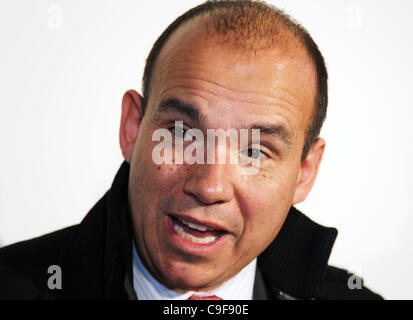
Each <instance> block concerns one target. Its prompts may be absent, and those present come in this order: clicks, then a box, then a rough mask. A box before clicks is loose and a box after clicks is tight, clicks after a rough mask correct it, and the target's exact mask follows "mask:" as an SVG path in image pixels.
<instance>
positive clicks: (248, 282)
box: [132, 241, 257, 300]
mask: <svg viewBox="0 0 413 320" xmlns="http://www.w3.org/2000/svg"><path fill="white" fill-rule="evenodd" d="M132 246H133V287H134V289H135V292H136V295H137V297H138V299H139V300H186V299H188V298H189V297H190V296H191V295H193V294H196V295H198V296H210V295H215V296H217V297H219V298H221V299H223V300H251V299H252V294H253V288H254V279H255V272H256V265H257V259H254V260H253V261H252V262H250V263H249V264H248V265H247V266H246V267H245V268H244V269H242V270H241V271H240V272H238V273H237V274H236V275H235V276H234V277H232V278H231V279H229V280H227V281H226V282H224V283H223V284H222V285H221V286H219V287H218V288H215V289H214V290H212V291H209V292H195V291H187V292H185V293H180V292H177V291H173V290H170V289H168V288H167V287H165V286H164V285H163V284H161V283H159V282H158V281H157V280H156V279H155V278H154V277H153V276H152V275H151V274H150V273H149V271H148V270H147V269H146V267H145V266H144V265H143V263H142V261H141V259H140V257H139V254H138V252H137V250H136V247H135V243H134V242H133V241H132Z"/></svg>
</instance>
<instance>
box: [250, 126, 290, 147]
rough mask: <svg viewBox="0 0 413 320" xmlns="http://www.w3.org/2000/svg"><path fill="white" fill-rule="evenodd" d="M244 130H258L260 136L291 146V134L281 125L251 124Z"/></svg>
mask: <svg viewBox="0 0 413 320" xmlns="http://www.w3.org/2000/svg"><path fill="white" fill-rule="evenodd" d="M244 128H245V129H248V130H252V129H258V130H260V135H265V136H269V137H274V138H278V139H280V140H281V141H282V142H284V143H285V144H287V145H291V134H290V131H289V130H288V129H287V128H286V127H285V126H284V125H282V124H276V125H272V124H269V125H267V124H259V123H257V124H251V125H246V126H244Z"/></svg>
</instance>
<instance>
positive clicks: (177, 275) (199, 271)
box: [162, 262, 217, 291]
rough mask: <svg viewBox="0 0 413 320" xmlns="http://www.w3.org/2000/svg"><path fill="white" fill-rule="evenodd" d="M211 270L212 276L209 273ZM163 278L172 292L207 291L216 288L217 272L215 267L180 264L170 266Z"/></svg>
mask: <svg viewBox="0 0 413 320" xmlns="http://www.w3.org/2000/svg"><path fill="white" fill-rule="evenodd" d="M211 270H212V271H213V272H212V274H210V272H208V271H211ZM163 278H164V279H163V281H162V282H163V283H164V285H165V286H166V287H168V288H169V289H172V290H183V291H188V290H194V291H206V290H210V289H212V288H213V287H214V283H213V282H214V280H216V278H217V270H214V269H213V267H212V268H211V267H208V268H206V267H200V266H196V265H193V264H192V265H188V263H182V262H180V263H178V264H176V265H169V266H168V267H167V268H166V272H165V273H164V276H163Z"/></svg>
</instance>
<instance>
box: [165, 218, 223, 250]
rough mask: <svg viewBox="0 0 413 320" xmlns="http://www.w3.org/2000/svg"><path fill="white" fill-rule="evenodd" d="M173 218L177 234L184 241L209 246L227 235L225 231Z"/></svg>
mask: <svg viewBox="0 0 413 320" xmlns="http://www.w3.org/2000/svg"><path fill="white" fill-rule="evenodd" d="M171 218H172V221H173V226H174V229H175V232H176V233H177V234H178V235H179V236H180V237H182V238H183V239H185V240H188V241H191V242H194V243H199V244H209V243H212V242H214V241H216V240H217V239H219V238H220V237H222V236H223V235H224V234H225V233H226V232H225V231H223V230H216V229H214V228H211V227H207V226H205V225H202V224H198V223H194V222H192V221H187V220H183V219H180V218H176V217H173V216H171Z"/></svg>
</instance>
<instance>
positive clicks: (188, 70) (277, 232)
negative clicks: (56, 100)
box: [0, 1, 380, 299]
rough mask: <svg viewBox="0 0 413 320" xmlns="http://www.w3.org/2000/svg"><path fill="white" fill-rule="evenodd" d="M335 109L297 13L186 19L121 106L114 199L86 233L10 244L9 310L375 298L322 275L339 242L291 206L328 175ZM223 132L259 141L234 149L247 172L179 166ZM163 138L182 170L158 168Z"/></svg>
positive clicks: (206, 11)
mask: <svg viewBox="0 0 413 320" xmlns="http://www.w3.org/2000/svg"><path fill="white" fill-rule="evenodd" d="M326 108H327V71H326V68H325V65H324V60H323V57H322V55H321V53H320V52H319V50H318V48H317V45H316V44H315V43H314V42H313V40H312V39H311V37H310V35H309V34H308V33H307V32H306V31H305V30H304V29H303V28H302V27H301V26H299V25H298V24H296V23H295V22H294V21H292V20H291V19H290V18H289V17H288V16H287V15H285V14H283V13H282V12H281V11H279V10H277V9H275V8H273V7H270V6H268V5H266V4H264V3H261V2H252V1H219V2H215V1H214V2H207V3H205V4H202V5H200V6H198V7H196V8H193V9H191V10H190V11H188V12H187V13H185V14H184V15H182V16H181V17H179V18H178V19H177V20H175V21H174V22H173V23H172V24H171V25H170V26H169V27H168V28H167V29H166V30H165V32H164V33H163V34H162V35H161V36H160V38H159V39H158V40H157V41H156V43H155V45H154V47H153V48H152V50H151V52H150V55H149V57H148V59H147V64H146V67H145V72H144V78H143V96H141V95H140V94H138V93H137V92H136V91H133V90H130V91H128V92H126V93H125V95H124V97H123V101H122V116H121V125H120V146H121V149H122V154H123V156H124V158H125V162H124V164H123V165H122V166H121V168H120V170H119V172H118V174H117V175H116V177H115V180H114V183H113V185H112V187H111V189H110V190H109V191H108V192H107V193H106V195H105V196H104V197H103V198H102V199H101V200H100V201H99V202H98V203H97V204H96V205H95V207H94V208H93V209H92V210H91V211H90V212H89V214H88V215H87V216H86V217H85V219H84V220H83V221H82V222H81V223H80V224H79V225H76V226H72V227H69V228H66V229H64V230H60V231H57V232H55V233H52V234H49V235H45V236H43V237H40V238H37V239H33V240H29V241H26V242H22V243H18V244H15V245H12V246H9V247H6V248H3V249H2V250H1V251H0V266H1V267H0V283H1V285H0V298H27V299H32V298H38V299H73V298H75V299H90V298H92V299H103V298H104V299H119V298H128V299H378V298H380V296H378V295H376V294H375V293H373V292H371V291H370V290H369V289H367V288H366V287H364V286H363V285H362V283H361V279H359V278H357V277H356V276H355V275H351V274H349V273H347V272H346V271H345V270H341V269H338V268H335V267H332V266H328V265H327V262H328V258H329V255H330V251H331V249H332V246H333V243H334V240H335V238H336V235H337V231H336V230H335V229H333V228H326V227H323V226H320V225H318V224H316V223H315V222H313V221H311V220H310V219H309V218H307V217H306V216H304V215H303V214H302V213H300V212H299V211H298V210H296V209H295V208H294V207H293V206H294V205H295V204H297V203H299V202H302V201H304V200H305V198H306V196H307V195H308V193H309V192H310V190H311V188H312V186H313V183H314V181H315V178H316V176H317V172H318V168H319V165H320V162H321V159H322V156H323V152H324V148H325V141H324V140H323V139H321V138H319V132H320V129H321V126H322V123H323V121H324V118H325V114H326ZM177 124H179V125H177ZM212 129H214V130H215V129H216V130H219V129H223V130H224V131H227V130H235V131H236V132H241V130H243V129H244V130H245V129H248V130H259V134H260V135H259V140H258V141H257V140H254V139H251V138H248V140H247V143H240V145H239V148H235V149H234V148H233V147H228V146H227V145H225V147H224V149H225V150H226V151H228V152H229V153H230V154H234V152H236V153H237V155H238V156H239V157H240V158H242V157H244V158H246V159H247V160H248V159H250V160H251V162H248V161H247V162H245V161H241V162H236V163H233V162H231V163H228V161H224V162H219V161H214V160H215V156H214V157H213V158H212V160H213V161H206V162H203V161H200V162H191V161H188V157H185V160H184V161H179V160H178V158H179V157H178V156H179V155H182V154H183V153H184V152H185V155H188V153H186V151H184V149H185V148H187V147H189V142H192V141H193V138H194V137H195V136H196V134H197V133H198V134H201V135H202V134H207V133H208V132H210V131H209V130H212ZM160 130H161V131H160ZM162 130H164V131H162ZM165 131H166V132H168V133H170V136H171V137H173V139H174V142H173V143H172V144H170V145H167V144H164V145H163V151H162V154H161V153H160V157H164V158H167V156H170V157H171V160H172V161H169V162H168V161H165V162H162V161H161V162H159V161H156V160H155V158H154V154H156V152H155V150H158V147H159V145H160V139H156V138H154V137H155V136H156V134H157V132H164V133H165ZM166 138H167V135H165V136H164V142H165V140H167V139H166ZM179 139H181V140H179ZM214 139H215V138H214ZM201 140H202V141H204V138H202V139H201ZM225 140H226V137H225ZM177 141H178V142H177ZM179 141H181V145H180V146H179ZM208 146H209V145H208ZM179 148H182V150H180V149H179ZM200 150H201V151H202V152H201V154H202V157H201V158H202V160H203V159H204V156H205V157H206V158H207V155H206V153H207V152H206V151H205V150H204V149H202V148H201V149H200ZM234 150H235V151H234ZM196 151H199V150H198V149H197V150H196ZM208 152H209V151H208ZM189 154H191V155H192V154H193V153H192V152H190V153H189ZM198 156H199V154H198ZM208 159H209V160H211V158H208ZM224 160H227V159H226V158H225V159H224ZM251 164H252V166H254V165H255V167H254V168H255V169H256V170H255V171H251V172H248V171H246V169H248V168H250V169H251ZM256 165H258V167H257V166H256ZM53 270H54V271H53ZM48 272H49V273H48Z"/></svg>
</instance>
